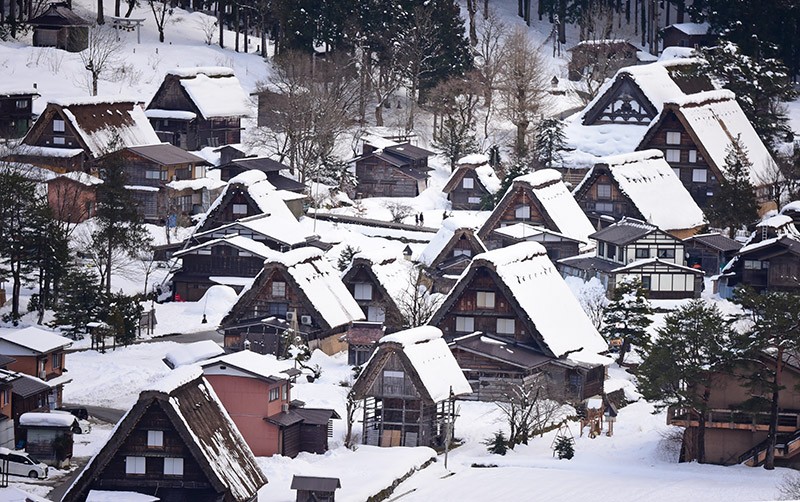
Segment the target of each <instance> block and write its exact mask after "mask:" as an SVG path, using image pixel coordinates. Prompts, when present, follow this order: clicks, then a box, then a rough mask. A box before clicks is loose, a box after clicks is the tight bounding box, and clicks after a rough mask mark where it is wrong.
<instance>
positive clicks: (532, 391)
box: [495, 376, 565, 449]
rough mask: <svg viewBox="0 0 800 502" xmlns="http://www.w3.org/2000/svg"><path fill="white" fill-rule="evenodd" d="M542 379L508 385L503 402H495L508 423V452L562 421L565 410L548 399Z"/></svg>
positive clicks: (557, 403) (546, 387) (556, 402)
mask: <svg viewBox="0 0 800 502" xmlns="http://www.w3.org/2000/svg"><path fill="white" fill-rule="evenodd" d="M545 379H546V377H545V376H542V380H541V381H539V382H532V383H522V384H520V383H515V384H511V385H510V387H509V390H508V392H506V393H505V395H504V396H503V398H502V399H501V400H499V401H496V402H495V404H496V405H497V407H498V408H499V409H500V411H501V412H502V414H503V416H504V417H505V419H506V423H508V427H509V435H508V447H509V448H511V449H513V448H514V447H515V446H516V445H518V444H528V440H529V439H531V438H532V437H534V436H536V435H537V434H539V435H542V434H544V433H545V432H546V431H547V429H548V428H549V427H551V426H552V425H554V424H557V423H559V422H561V421H562V420H563V419H564V418H565V416H564V407H563V406H562V405H561V404H560V403H559V402H558V401H556V400H554V399H551V398H550V396H549V393H548V385H547V383H546V380H545Z"/></svg>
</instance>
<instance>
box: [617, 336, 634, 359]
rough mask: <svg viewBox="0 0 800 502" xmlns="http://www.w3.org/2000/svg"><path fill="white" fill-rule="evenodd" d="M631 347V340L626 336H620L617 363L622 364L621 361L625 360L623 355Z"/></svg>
mask: <svg viewBox="0 0 800 502" xmlns="http://www.w3.org/2000/svg"><path fill="white" fill-rule="evenodd" d="M630 349H631V341H630V340H628V337H623V338H622V345H621V346H620V348H619V357H617V364H618V365H620V366H622V363H624V362H625V355H626V354H627V353H628V351H629V350H630Z"/></svg>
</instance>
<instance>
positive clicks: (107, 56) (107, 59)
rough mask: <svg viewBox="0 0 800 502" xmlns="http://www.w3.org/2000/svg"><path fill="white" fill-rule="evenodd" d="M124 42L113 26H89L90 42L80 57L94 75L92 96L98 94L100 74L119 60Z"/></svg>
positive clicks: (92, 75)
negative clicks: (118, 36)
mask: <svg viewBox="0 0 800 502" xmlns="http://www.w3.org/2000/svg"><path fill="white" fill-rule="evenodd" d="M121 50H122V42H121V41H120V40H119V39H117V32H116V31H114V30H113V29H111V28H106V27H104V26H100V25H94V26H92V27H91V28H89V43H88V45H87V47H86V49H84V50H83V51H81V52H80V53H79V54H80V58H81V62H82V63H83V67H84V68H86V70H87V71H88V72H89V73H90V74H91V77H92V96H97V81H98V80H99V78H100V76H101V75H102V74H103V73H105V72H106V71H107V70H109V69H111V67H112V66H114V65H115V64H117V63H118V62H119V53H120V51H121Z"/></svg>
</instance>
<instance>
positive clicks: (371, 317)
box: [367, 307, 386, 322]
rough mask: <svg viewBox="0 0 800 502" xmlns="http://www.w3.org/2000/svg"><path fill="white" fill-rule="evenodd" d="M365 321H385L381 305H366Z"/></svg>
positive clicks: (384, 313)
mask: <svg viewBox="0 0 800 502" xmlns="http://www.w3.org/2000/svg"><path fill="white" fill-rule="evenodd" d="M367 321H369V322H385V321H386V310H385V309H384V308H383V307H367Z"/></svg>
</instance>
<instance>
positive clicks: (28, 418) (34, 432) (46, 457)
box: [19, 411, 80, 469]
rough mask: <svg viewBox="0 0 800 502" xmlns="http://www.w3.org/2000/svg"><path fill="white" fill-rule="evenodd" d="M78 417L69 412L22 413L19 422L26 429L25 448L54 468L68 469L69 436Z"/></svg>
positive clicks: (70, 438)
mask: <svg viewBox="0 0 800 502" xmlns="http://www.w3.org/2000/svg"><path fill="white" fill-rule="evenodd" d="M77 420H78V419H77V418H75V416H74V415H73V414H71V413H68V412H63V413H60V412H53V413H51V412H48V413H42V412H36V411H31V412H28V413H23V414H22V415H21V416H20V418H19V425H20V428H21V429H22V430H24V431H25V436H24V441H25V451H26V452H27V453H28V454H30V455H32V456H33V457H35V458H36V459H38V460H40V461H42V462H44V463H45V464H47V465H52V466H54V467H56V468H57V469H63V468H65V467H67V468H68V467H69V464H70V459H71V458H72V435H73V431H74V429H75V427H76V426H77ZM78 427H79V428H80V426H78Z"/></svg>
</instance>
